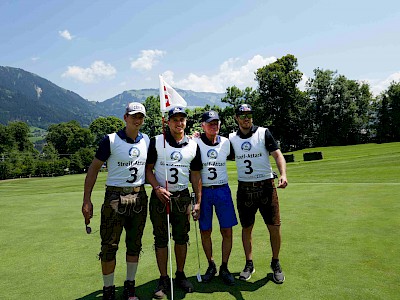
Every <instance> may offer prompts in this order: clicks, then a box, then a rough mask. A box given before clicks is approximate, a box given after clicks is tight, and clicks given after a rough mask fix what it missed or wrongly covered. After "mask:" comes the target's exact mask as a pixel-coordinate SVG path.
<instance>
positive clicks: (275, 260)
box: [271, 258, 279, 266]
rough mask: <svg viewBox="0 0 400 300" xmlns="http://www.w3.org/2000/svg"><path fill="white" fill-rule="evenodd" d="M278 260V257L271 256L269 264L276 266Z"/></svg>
mask: <svg viewBox="0 0 400 300" xmlns="http://www.w3.org/2000/svg"><path fill="white" fill-rule="evenodd" d="M278 262H279V258H273V259H272V260H271V265H273V266H276V264H277V263H278Z"/></svg>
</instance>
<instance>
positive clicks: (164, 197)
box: [154, 186, 172, 204]
mask: <svg viewBox="0 0 400 300" xmlns="http://www.w3.org/2000/svg"><path fill="white" fill-rule="evenodd" d="M154 192H155V193H156V195H157V197H158V199H160V201H161V202H162V203H163V204H166V203H168V201H169V200H171V199H170V197H171V195H172V194H171V192H169V191H167V190H166V189H165V188H164V187H162V186H161V187H158V188H157V189H154Z"/></svg>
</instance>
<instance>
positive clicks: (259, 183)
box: [239, 178, 274, 187]
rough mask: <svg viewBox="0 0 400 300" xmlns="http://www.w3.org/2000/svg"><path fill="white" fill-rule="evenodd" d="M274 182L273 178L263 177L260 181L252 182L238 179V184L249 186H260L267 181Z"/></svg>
mask: <svg viewBox="0 0 400 300" xmlns="http://www.w3.org/2000/svg"><path fill="white" fill-rule="evenodd" d="M271 182H274V179H273V178H270V179H265V180H261V181H254V182H246V181H239V184H240V186H250V187H260V186H263V185H266V184H267V183H271Z"/></svg>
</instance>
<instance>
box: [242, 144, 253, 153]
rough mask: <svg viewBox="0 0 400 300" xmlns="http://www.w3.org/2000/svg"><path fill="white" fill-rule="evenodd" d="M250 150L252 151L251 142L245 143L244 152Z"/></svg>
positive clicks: (243, 145)
mask: <svg viewBox="0 0 400 300" xmlns="http://www.w3.org/2000/svg"><path fill="white" fill-rule="evenodd" d="M250 149H251V144H250V143H249V142H244V143H243V144H242V150H243V151H250Z"/></svg>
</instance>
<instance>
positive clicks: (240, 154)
mask: <svg viewBox="0 0 400 300" xmlns="http://www.w3.org/2000/svg"><path fill="white" fill-rule="evenodd" d="M235 113H236V115H235V119H236V121H237V122H238V125H239V130H238V131H237V132H234V133H231V134H229V140H230V142H231V145H232V148H233V150H234V158H235V160H236V166H237V172H238V181H239V184H238V190H237V209H238V213H239V219H240V223H241V225H242V242H243V249H244V253H245V256H246V265H245V267H244V269H243V271H242V272H241V273H240V277H239V279H241V280H249V279H250V277H251V275H252V274H253V273H254V272H255V268H254V265H253V250H252V231H253V226H254V221H255V215H256V213H257V211H258V210H259V211H260V213H261V215H262V217H263V219H264V223H265V224H266V225H267V228H268V231H269V234H270V244H271V248H272V260H271V269H272V271H273V273H272V276H273V280H274V282H275V283H283V281H284V280H285V276H284V274H283V272H282V268H281V265H280V262H279V251H280V247H281V229H280V225H281V219H280V213H279V201H278V194H277V192H276V188H275V183H274V172H273V171H272V167H271V165H270V162H269V155H270V154H271V156H272V157H273V158H274V160H275V163H276V165H277V167H278V170H279V173H280V177H279V182H278V188H285V187H286V186H287V184H288V181H287V178H286V161H285V158H284V157H283V155H282V153H281V151H280V150H279V147H278V145H277V143H276V142H275V140H274V138H273V137H272V135H271V133H270V131H269V130H268V128H263V127H257V126H254V125H253V116H252V113H253V111H252V109H251V106H250V105H248V104H242V105H240V106H239V107H237V108H236V110H235Z"/></svg>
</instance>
